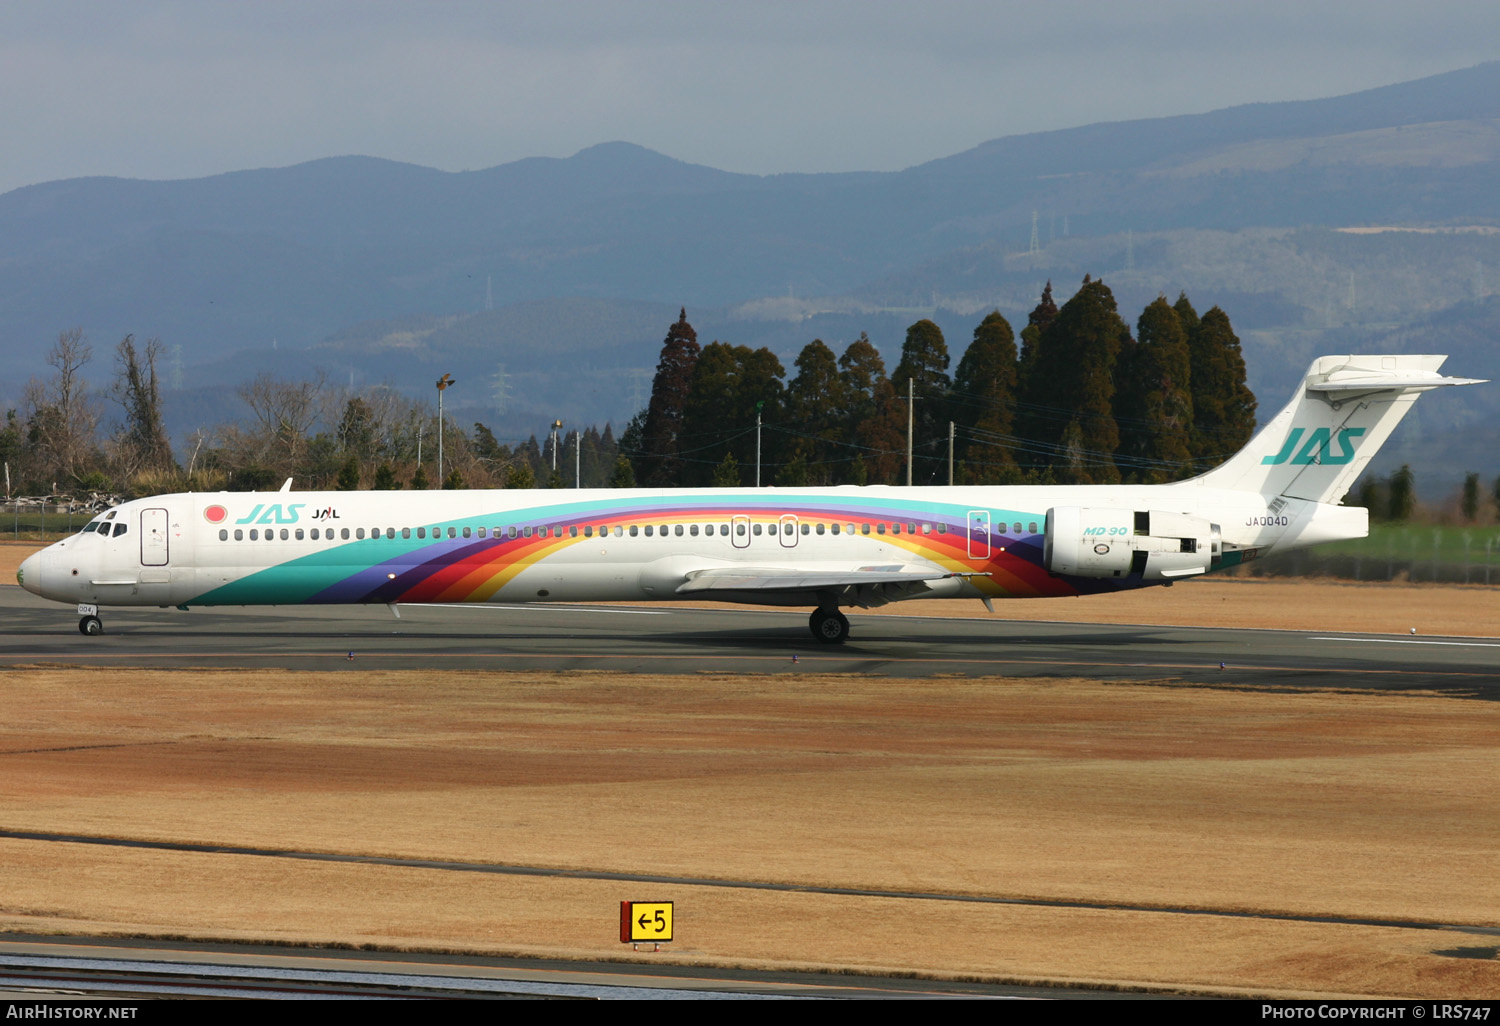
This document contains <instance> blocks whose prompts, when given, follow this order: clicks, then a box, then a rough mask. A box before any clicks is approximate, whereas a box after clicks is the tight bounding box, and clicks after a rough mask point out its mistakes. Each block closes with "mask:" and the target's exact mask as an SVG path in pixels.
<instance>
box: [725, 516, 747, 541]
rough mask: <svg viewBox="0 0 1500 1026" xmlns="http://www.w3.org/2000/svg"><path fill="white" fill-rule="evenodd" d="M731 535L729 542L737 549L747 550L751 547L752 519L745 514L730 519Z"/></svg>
mask: <svg viewBox="0 0 1500 1026" xmlns="http://www.w3.org/2000/svg"><path fill="white" fill-rule="evenodd" d="M729 524H730V528H729V529H730V532H731V533H730V535H729V540H730V541H732V542H734V547H735V548H737V549H743V548H747V547H749V545H750V518H749V517H747V516H745V515H744V514H740V515H739V516H733V517H730V518H729Z"/></svg>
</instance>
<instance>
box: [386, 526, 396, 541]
mask: <svg viewBox="0 0 1500 1026" xmlns="http://www.w3.org/2000/svg"><path fill="white" fill-rule="evenodd" d="M385 536H386V537H387V538H391V539H394V538H395V537H396V529H395V528H394V527H387V528H386V529H385Z"/></svg>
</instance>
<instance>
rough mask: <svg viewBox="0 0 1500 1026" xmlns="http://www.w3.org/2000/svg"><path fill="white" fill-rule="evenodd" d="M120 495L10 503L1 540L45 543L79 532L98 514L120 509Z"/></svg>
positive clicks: (0, 513)
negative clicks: (51, 539) (44, 541)
mask: <svg viewBox="0 0 1500 1026" xmlns="http://www.w3.org/2000/svg"><path fill="white" fill-rule="evenodd" d="M120 501H121V497H120V496H118V495H97V494H89V495H86V496H71V495H47V496H40V497H21V498H15V499H7V500H5V501H4V502H3V503H0V538H9V539H10V540H12V541H43V540H46V539H50V538H61V537H66V536H67V535H70V534H72V533H73V532H75V531H77V530H79V529H80V528H82V527H83V525H84V524H86V523H88V522H89V521H90V520H92V519H93V518H94V516H95V514H97V513H99V512H100V511H102V510H106V509H108V508H109V507H111V506H114V505H118V504H119V503H120Z"/></svg>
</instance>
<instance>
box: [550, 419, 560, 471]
mask: <svg viewBox="0 0 1500 1026" xmlns="http://www.w3.org/2000/svg"><path fill="white" fill-rule="evenodd" d="M561 429H562V421H560V420H554V421H553V422H552V473H553V474H556V473H557V433H558V431H560V430H561Z"/></svg>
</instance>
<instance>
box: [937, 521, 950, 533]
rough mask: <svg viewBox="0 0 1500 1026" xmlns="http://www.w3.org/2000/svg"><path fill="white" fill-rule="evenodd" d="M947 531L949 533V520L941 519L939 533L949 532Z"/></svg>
mask: <svg viewBox="0 0 1500 1026" xmlns="http://www.w3.org/2000/svg"><path fill="white" fill-rule="evenodd" d="M947 533H948V524H947V522H946V521H939V522H938V534H947Z"/></svg>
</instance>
